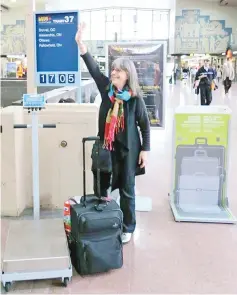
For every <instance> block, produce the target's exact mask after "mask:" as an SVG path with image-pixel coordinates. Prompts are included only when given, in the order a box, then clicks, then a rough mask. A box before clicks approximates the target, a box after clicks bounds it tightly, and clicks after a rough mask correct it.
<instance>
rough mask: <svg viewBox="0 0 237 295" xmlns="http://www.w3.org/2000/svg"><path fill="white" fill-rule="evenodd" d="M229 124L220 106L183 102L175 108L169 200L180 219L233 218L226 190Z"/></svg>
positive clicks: (215, 219) (213, 219)
mask: <svg viewBox="0 0 237 295" xmlns="http://www.w3.org/2000/svg"><path fill="white" fill-rule="evenodd" d="M229 124H230V113H229V112H228V109H227V108H224V107H223V109H222V108H221V107H220V108H218V107H211V106H208V109H207V108H205V107H202V106H199V107H197V106H185V107H179V108H178V109H177V110H176V112H175V116H174V132H173V137H174V138H173V168H172V173H173V181H172V193H171V200H170V201H171V207H172V210H173V212H175V213H174V215H175V214H176V218H178V219H180V220H181V221H201V222H205V221H206V222H210V221H212V222H218V221H219V222H220V221H223V222H224V221H225V222H230V221H232V220H233V218H232V215H231V213H230V212H229V209H228V206H229V204H228V194H227V193H228V190H227V188H228V187H227V186H228V183H227V180H228V157H229ZM177 216H178V217H177Z"/></svg>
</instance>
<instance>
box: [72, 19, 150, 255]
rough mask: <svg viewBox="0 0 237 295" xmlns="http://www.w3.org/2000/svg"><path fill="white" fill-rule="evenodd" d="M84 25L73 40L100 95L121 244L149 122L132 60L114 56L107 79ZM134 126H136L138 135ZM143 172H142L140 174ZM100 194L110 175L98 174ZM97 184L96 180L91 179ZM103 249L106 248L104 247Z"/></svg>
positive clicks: (130, 223)
mask: <svg viewBox="0 0 237 295" xmlns="http://www.w3.org/2000/svg"><path fill="white" fill-rule="evenodd" d="M84 29H85V25H84V24H82V25H80V26H79V28H78V31H77V33H76V36H75V40H76V42H77V44H78V46H79V49H80V53H81V57H82V58H83V60H84V62H85V64H86V66H87V68H88V70H89V73H90V74H91V76H92V78H93V79H94V80H95V83H96V85H97V87H98V90H99V92H100V94H101V98H102V101H101V105H100V110H99V122H98V124H99V133H98V135H99V137H100V140H101V141H102V143H103V146H104V148H105V149H106V150H107V151H108V152H109V153H110V154H111V158H112V191H113V190H115V189H117V188H118V189H119V193H120V207H121V210H122V211H123V217H124V218H123V235H122V241H123V243H127V242H129V241H130V240H131V237H132V233H133V232H134V230H135V227H136V215H135V176H136V175H138V172H137V171H138V170H140V169H142V170H143V171H144V168H145V165H146V162H147V152H148V151H149V150H150V122H149V119H148V114H147V110H146V106H145V103H144V100H143V98H142V94H141V90H140V87H139V84H138V76H137V72H136V68H135V65H134V63H133V62H132V61H131V60H130V59H129V58H123V57H120V58H118V59H116V60H115V61H114V62H113V64H112V68H111V75H110V78H108V77H106V76H105V75H104V74H103V73H101V71H100V69H99V66H98V64H97V63H96V62H95V60H94V59H93V57H92V56H91V54H90V53H89V52H88V50H87V47H86V45H85V44H84V42H83V32H84ZM137 126H139V128H140V131H141V135H142V142H141V140H140V134H139V131H138V128H137ZM140 174H144V173H142V172H141V173H140ZM100 180H101V193H102V192H104V195H103V194H102V197H105V198H106V197H108V196H107V195H105V194H107V191H108V189H109V187H110V180H111V179H110V175H109V174H108V173H105V174H103V173H101V178H100ZM95 183H97V182H95ZM105 251H106V249H105Z"/></svg>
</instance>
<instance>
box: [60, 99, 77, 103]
mask: <svg viewBox="0 0 237 295" xmlns="http://www.w3.org/2000/svg"><path fill="white" fill-rule="evenodd" d="M59 103H75V100H74V99H72V98H65V99H64V98H60V100H59Z"/></svg>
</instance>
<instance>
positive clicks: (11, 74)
mask: <svg viewBox="0 0 237 295" xmlns="http://www.w3.org/2000/svg"><path fill="white" fill-rule="evenodd" d="M16 71H17V64H16V63H15V62H8V63H7V64H6V72H7V78H16Z"/></svg>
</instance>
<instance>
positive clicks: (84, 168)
mask: <svg viewBox="0 0 237 295" xmlns="http://www.w3.org/2000/svg"><path fill="white" fill-rule="evenodd" d="M87 141H95V142H97V148H98V150H97V151H98V154H97V159H96V161H97V167H98V169H97V193H98V197H99V199H101V192H100V168H99V153H100V137H99V136H89V137H84V138H82V145H83V205H84V207H86V149H85V144H86V142H87Z"/></svg>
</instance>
